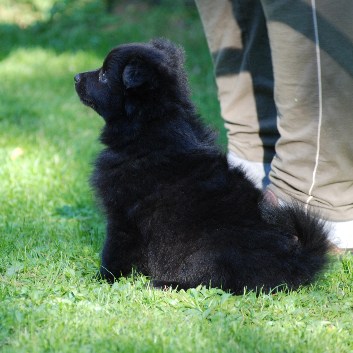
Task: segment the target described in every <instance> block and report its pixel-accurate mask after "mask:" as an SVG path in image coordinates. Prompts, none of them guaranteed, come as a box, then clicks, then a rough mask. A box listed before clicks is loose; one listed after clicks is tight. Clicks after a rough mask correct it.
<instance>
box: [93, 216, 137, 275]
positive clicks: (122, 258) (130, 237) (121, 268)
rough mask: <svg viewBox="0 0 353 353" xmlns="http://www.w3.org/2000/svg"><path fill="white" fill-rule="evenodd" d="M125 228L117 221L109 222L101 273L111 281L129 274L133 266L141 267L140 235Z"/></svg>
mask: <svg viewBox="0 0 353 353" xmlns="http://www.w3.org/2000/svg"><path fill="white" fill-rule="evenodd" d="M124 228H125V227H124ZM124 228H123V227H121V225H120V224H118V223H117V222H108V227H107V237H106V240H105V244H104V248H103V251H102V263H101V267H100V275H101V277H102V278H104V279H106V280H107V281H109V282H114V281H115V280H116V279H118V278H119V277H121V276H126V275H128V274H129V273H131V270H132V268H133V267H137V268H139V267H140V262H141V258H140V256H139V254H140V241H139V240H138V239H137V238H138V236H137V235H136V233H135V232H133V231H132V230H131V229H130V230H129V231H126V230H125V229H124Z"/></svg>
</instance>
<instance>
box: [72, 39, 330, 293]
mask: <svg viewBox="0 0 353 353" xmlns="http://www.w3.org/2000/svg"><path fill="white" fill-rule="evenodd" d="M183 61H184V55H183V51H182V50H181V49H180V48H179V47H176V46H175V45H173V44H172V43H170V42H169V41H167V40H162V39H159V40H154V41H152V42H150V43H145V44H143V43H142V44H127V45H121V46H119V47H117V48H115V49H113V50H112V51H111V52H110V53H109V54H108V56H107V57H106V59H105V60H104V63H103V66H102V68H100V69H98V70H96V71H92V72H86V73H82V74H79V75H77V76H76V77H75V81H76V90H77V93H78V95H79V97H80V98H81V100H82V102H83V103H85V104H86V105H89V106H91V107H92V108H93V109H95V110H96V111H97V112H98V114H100V115H101V116H102V117H103V118H104V119H105V122H106V124H105V126H104V128H103V131H102V134H101V141H102V143H103V144H104V145H106V146H107V147H106V149H105V150H103V152H101V154H100V155H99V157H98V159H97V161H96V166H95V171H94V173H93V176H92V185H93V187H94V188H95V190H96V192H97V195H98V198H99V199H100V201H101V203H102V205H103V208H104V210H105V213H106V217H107V236H106V241H105V245H104V249H103V253H102V266H101V271H100V272H101V275H102V276H103V277H104V278H106V279H108V280H110V281H113V280H114V279H115V278H118V277H119V276H124V275H127V274H129V273H130V272H131V269H132V268H133V267H136V268H137V270H139V271H141V272H142V273H143V274H145V275H148V276H151V278H152V280H153V281H154V282H153V283H154V284H155V285H156V286H164V285H172V286H178V288H189V287H195V286H197V285H199V284H204V285H211V286H217V287H222V288H223V289H226V290H230V291H232V292H233V293H242V292H243V291H244V287H247V288H248V289H253V290H257V289H259V288H263V289H264V290H270V289H271V288H275V287H278V286H281V285H285V284H286V285H287V286H288V287H289V288H294V289H295V288H297V287H298V286H299V285H301V284H307V283H309V282H310V281H312V280H313V279H314V277H315V275H316V274H317V273H318V272H319V271H320V270H321V269H322V268H323V266H324V265H325V263H326V253H327V251H328V248H329V242H328V240H327V234H326V231H325V229H324V224H323V223H322V222H321V221H319V220H318V219H317V218H315V217H314V216H312V215H310V214H308V213H307V212H305V211H303V210H301V209H300V207H299V206H296V205H293V206H288V207H282V208H281V207H279V208H271V207H270V206H269V205H266V204H265V203H264V201H263V195H262V193H261V192H260V191H259V190H257V189H256V188H255V187H254V185H253V183H252V182H251V181H249V180H248V179H247V178H246V177H245V176H244V173H243V171H242V170H240V169H237V168H236V169H229V168H228V164H227V160H226V157H225V155H224V154H223V152H221V150H220V149H219V147H218V146H217V145H216V143H215V136H214V133H213V132H212V131H211V130H210V129H209V128H207V127H205V126H204V125H203V123H202V122H201V120H200V119H199V117H198V116H197V114H196V112H195V108H194V106H193V104H192V102H191V101H190V94H189V89H188V84H187V79H186V75H185V72H184V68H183Z"/></svg>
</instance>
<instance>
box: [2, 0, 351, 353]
mask: <svg viewBox="0 0 353 353" xmlns="http://www.w3.org/2000/svg"><path fill="white" fill-rule="evenodd" d="M175 3H178V5H175ZM156 36H163V37H167V38H170V39H172V40H174V41H176V42H177V43H180V44H182V45H183V46H184V47H185V50H186V53H187V61H186V65H187V71H188V73H189V76H190V83H191V87H192V92H193V99H194V102H195V104H196V105H197V108H198V110H199V112H200V114H201V115H202V116H203V117H204V118H205V120H206V121H208V122H209V123H210V124H212V125H213V126H214V127H215V128H216V129H218V130H220V143H221V144H222V145H224V144H225V132H224V129H223V126H222V121H221V119H220V115H219V106H218V102H217V95H216V89H215V84H214V79H213V75H212V66H211V59H210V56H209V53H208V50H207V45H206V42H205V39H204V35H203V32H202V27H201V24H200V20H199V18H198V15H197V12H196V10H195V8H194V7H193V6H192V5H191V4H190V1H181V0H180V1H175V2H174V1H169V0H164V1H163V0H160V1H151V0H150V1H142V0H141V1H136V0H135V1H115V2H113V6H112V9H111V10H110V11H109V12H108V11H107V9H106V4H105V3H104V1H103V0H101V1H98V0H76V1H74V0H62V1H54V0H17V1H13V0H12V1H11V0H0V77H1V82H0V352H8V353H10V352H11V353H19V352H25V353H31V352H33V353H42V352H70V353H76V352H92V353H103V352H104V353H106V352H151V353H152V352H153V353H154V352H157V353H158V352H173V353H176V352H178V353H184V352H192V353H194V352H195V353H196V352H207V353H208V352H210V353H213V352H231V353H234V352H239V353H241V352H281V353H283V352H295V353H298V352H299V353H300V352H302V353H304V352H305V353H307V352H317V353H322V352H329V353H332V352H339V353H346V352H353V343H352V342H353V340H352V336H353V289H352V282H353V256H351V255H344V256H342V257H337V256H332V261H331V263H330V265H329V267H328V269H327V271H325V272H324V273H323V274H322V276H321V277H320V278H318V280H317V282H315V283H314V284H313V285H311V286H309V287H305V288H301V289H299V290H298V291H297V292H291V293H274V294H260V295H259V296H256V295H255V294H254V293H251V292H250V293H249V292H245V291H244V295H242V296H232V295H230V294H229V293H226V292H223V291H222V290H220V289H214V288H205V287H199V288H196V289H191V290H188V291H180V292H176V291H173V290H168V291H159V290H154V289H151V288H150V287H149V285H148V283H149V282H148V279H147V278H145V277H143V276H141V275H139V274H137V273H134V274H133V275H131V276H130V277H129V278H121V279H120V280H119V281H118V282H116V283H115V284H114V285H113V286H110V285H108V284H106V283H101V282H98V281H97V280H96V279H95V274H96V271H97V269H98V267H99V253H100V250H101V246H102V241H103V238H104V221H103V218H102V215H101V213H100V212H99V210H98V208H97V207H96V205H95V202H94V199H93V195H92V191H91V190H90V187H89V184H88V178H89V175H90V171H91V169H92V161H93V160H94V156H95V155H96V153H97V152H98V151H99V149H100V148H101V146H100V145H99V143H98V140H97V137H98V134H99V130H100V129H101V127H102V124H103V122H102V121H101V119H100V118H99V117H98V116H97V115H96V114H95V113H93V112H92V111H90V110H89V109H88V108H86V107H84V106H83V105H82V104H81V103H80V102H79V100H78V98H77V97H76V94H75V92H74V87H73V76H74V75H75V74H76V73H77V72H80V71H85V70H90V69H93V68H96V67H98V66H99V65H100V64H101V62H102V59H103V58H104V56H105V54H106V53H107V52H108V51H109V49H110V48H111V47H113V46H115V45H117V44H119V43H125V42H131V41H146V40H149V39H150V38H152V37H156Z"/></svg>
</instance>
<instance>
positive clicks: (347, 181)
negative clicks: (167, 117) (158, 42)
mask: <svg viewBox="0 0 353 353" xmlns="http://www.w3.org/2000/svg"><path fill="white" fill-rule="evenodd" d="M196 3H197V6H198V9H199V12H200V15H201V19H202V22H203V25H204V29H205V34H206V38H207V41H208V44H209V48H210V51H211V53H212V58H213V62H214V68H215V75H216V83H217V86H218V94H219V100H220V105H221V113H222V116H223V118H224V120H225V126H226V128H227V130H228V148H229V150H230V151H232V152H233V153H234V154H236V155H237V156H238V157H240V158H242V159H245V160H249V161H254V162H264V163H267V162H270V161H272V165H271V172H270V181H271V184H270V186H269V188H270V189H271V190H272V191H273V192H274V193H275V194H276V195H278V196H279V197H280V198H282V199H284V200H286V199H289V198H294V199H296V200H298V201H301V202H302V203H304V204H305V205H307V206H310V207H312V208H314V209H316V210H318V211H319V212H320V213H321V214H322V215H323V216H324V217H326V218H328V219H329V220H332V221H347V220H353V20H352V19H353V1H351V0H341V1H339V2H335V1H332V0H297V1H293V0H261V1H260V0H233V1H230V0H217V1H213V0H196ZM352 236H353V235H352Z"/></svg>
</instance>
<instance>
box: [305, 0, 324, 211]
mask: <svg viewBox="0 0 353 353" xmlns="http://www.w3.org/2000/svg"><path fill="white" fill-rule="evenodd" d="M311 8H312V18H313V26H314V37H315V49H316V62H317V77H318V79H317V80H318V100H319V121H318V130H317V140H316V156H315V166H314V169H313V174H312V183H311V185H310V188H309V192H308V196H309V197H308V198H307V200H306V202H305V204H306V207H308V206H309V204H310V202H311V200H312V199H313V194H312V193H313V189H314V186H315V184H316V177H317V170H318V166H319V158H320V147H321V146H320V144H321V140H320V139H321V126H322V119H323V111H322V81H321V57H320V40H319V28H318V22H317V15H316V0H311Z"/></svg>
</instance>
